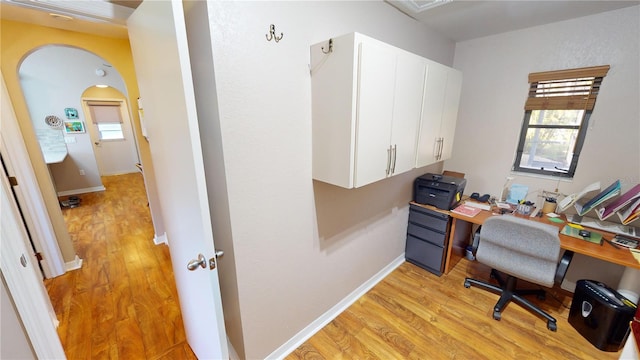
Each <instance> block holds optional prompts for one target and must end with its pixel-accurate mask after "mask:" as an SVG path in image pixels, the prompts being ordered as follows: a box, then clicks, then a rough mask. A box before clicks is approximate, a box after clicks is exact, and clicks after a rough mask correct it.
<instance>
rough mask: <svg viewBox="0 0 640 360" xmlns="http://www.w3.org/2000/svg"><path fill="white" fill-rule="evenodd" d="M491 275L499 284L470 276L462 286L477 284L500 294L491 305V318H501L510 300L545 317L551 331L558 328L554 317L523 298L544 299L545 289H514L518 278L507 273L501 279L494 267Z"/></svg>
mask: <svg viewBox="0 0 640 360" xmlns="http://www.w3.org/2000/svg"><path fill="white" fill-rule="evenodd" d="M491 277H492V278H494V279H496V280H497V281H498V284H500V286H495V285H493V284H490V283H487V282H484V281H480V280H476V279H471V278H465V279H464V287H466V288H469V287H471V285H474V286H477V287H479V288H482V289H485V290H488V291H492V292H496V293H498V294H500V299H498V302H497V303H496V305H495V306H494V307H493V318H494V319H496V320H500V319H501V318H502V310H504V308H505V307H506V306H507V304H508V303H509V302H510V301H512V300H513V301H515V302H517V303H518V304H520V305H521V306H522V307H524V308H527V309H529V310H530V311H533V312H535V313H536V314H538V315H540V316H542V317H544V318H545V319H547V328H548V329H549V330H551V331H556V330H558V325H557V324H556V319H555V318H554V317H553V316H551V315H549V314H548V313H546V312H545V311H543V310H542V309H540V308H539V307H537V306H535V305H534V304H532V303H531V302H529V300H527V299H525V298H523V297H522V296H524V295H537V296H538V298H539V299H541V300H544V298H545V291H544V290H542V289H538V290H536V289H532V290H523V289H516V282H517V281H518V278H516V277H513V276H511V275H507V278H506V279H503V278H502V276H501V275H500V274H499V273H498V271H496V270H495V269H491Z"/></svg>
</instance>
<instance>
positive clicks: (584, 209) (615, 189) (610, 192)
mask: <svg viewBox="0 0 640 360" xmlns="http://www.w3.org/2000/svg"><path fill="white" fill-rule="evenodd" d="M618 194H620V180H616V181H614V182H613V184H611V185H609V187H607V188H606V189H604V190H603V191H602V192H600V194H598V195H596V197H594V198H593V199H591V200H589V201H587V202H586V203H585V204H584V205H580V204H578V203H575V204H573V206H574V207H575V208H576V210H577V211H578V215H580V216H582V215H584V214H586V213H588V212H589V211H591V210H593V209H594V208H595V207H596V206H598V205H600V204H602V203H603V202H604V201H606V200H609V199H611V198H612V197H614V196H616V195H618Z"/></svg>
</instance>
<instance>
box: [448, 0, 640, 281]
mask: <svg viewBox="0 0 640 360" xmlns="http://www.w3.org/2000/svg"><path fill="white" fill-rule="evenodd" d="M639 44H640V11H639V7H638V6H634V7H628V8H625V9H622V10H616V11H611V12H606V13H602V14H599V15H593V16H588V17H583V18H578V19H574V20H568V21H562V22H558V23H554V24H550V25H546V26H539V27H534V28H530V29H525V30H521V31H514V32H509V33H504V34H500V35H495V36H489V37H485V38H480V39H476V40H470V41H464V42H460V43H458V44H456V54H455V62H454V67H455V68H456V69H458V70H461V71H462V73H463V74H464V82H463V86H462V96H461V102H460V112H459V115H458V125H457V128H456V143H455V144H454V149H453V158H452V159H451V160H448V161H446V164H445V166H447V167H451V168H456V169H459V170H460V171H464V172H466V173H467V179H468V183H467V188H468V189H469V191H468V192H471V191H477V192H479V193H481V194H482V193H491V194H499V191H500V190H501V188H502V186H503V184H504V182H505V178H506V176H509V175H511V173H510V169H511V166H512V165H513V160H514V156H515V150H516V146H517V142H518V136H519V131H520V128H521V125H522V118H523V116H524V110H523V109H524V102H525V99H526V97H527V91H528V86H529V85H528V82H527V76H528V74H529V73H531V72H538V71H547V70H560V69H567V68H577V67H585V66H596V65H607V64H608V65H611V69H610V70H609V73H608V75H607V76H606V77H605V79H604V81H603V84H602V88H601V91H600V94H599V95H598V99H597V103H596V106H595V109H594V111H593V115H592V117H591V122H590V125H589V129H588V130H587V138H586V141H585V144H584V147H583V151H582V154H581V155H580V159H579V163H578V169H577V171H576V174H575V177H574V178H573V180H570V181H560V182H559V183H558V181H557V179H550V178H541V177H532V176H526V175H522V174H515V176H516V178H515V180H514V183H519V184H524V185H528V186H529V199H530V200H532V201H534V202H536V203H537V204H541V203H542V202H541V198H540V197H538V196H540V190H549V191H553V190H554V189H555V188H556V187H557V186H558V187H559V190H560V192H562V193H564V194H571V193H575V192H579V191H580V190H582V189H583V188H584V187H586V186H587V185H589V184H591V183H593V182H595V181H600V182H601V184H602V186H603V188H604V187H607V186H608V185H609V184H611V183H612V182H613V181H614V180H616V179H620V180H621V182H622V184H623V191H626V190H628V189H629V188H631V187H633V186H634V185H636V184H637V183H638V182H640V145H639V144H640V142H638V138H639V135H640V110H639V107H638V103H639V101H638V99H640V91H639V87H640V74H639V72H638V71H639V69H640V66H639V64H640V56H639V53H640V50H639ZM489 87H490V89H491V90H490V91H488V90H489ZM588 216H590V217H597V216H596V214H595V212H591V213H590V214H588ZM611 219H613V218H611ZM639 225H640V224H638V223H637V222H636V223H635V226H639ZM622 270H623V269H622V267H620V266H617V265H613V264H610V263H607V262H604V261H599V260H595V259H592V258H587V257H584V256H579V255H576V257H575V258H574V260H573V262H572V265H571V268H570V270H569V273H568V274H567V279H566V280H565V287H566V288H569V289H573V287H574V286H575V284H574V283H575V281H577V280H578V279H581V278H592V279H596V280H600V281H604V282H605V283H607V284H609V285H610V286H613V287H616V286H617V284H618V280H619V277H620V274H621V273H622Z"/></svg>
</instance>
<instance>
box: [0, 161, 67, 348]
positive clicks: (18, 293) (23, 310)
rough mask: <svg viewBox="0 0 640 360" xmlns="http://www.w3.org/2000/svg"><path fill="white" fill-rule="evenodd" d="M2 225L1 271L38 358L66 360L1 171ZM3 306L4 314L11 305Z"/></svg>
mask: <svg viewBox="0 0 640 360" xmlns="http://www.w3.org/2000/svg"><path fill="white" fill-rule="evenodd" d="M0 223H1V224H2V226H0V270H1V273H2V277H3V278H4V279H5V281H6V283H7V288H8V289H9V292H10V293H11V297H12V298H13V302H14V304H15V308H16V310H17V312H18V314H19V315H20V320H21V322H22V324H23V325H24V330H25V331H26V333H27V335H28V337H29V340H30V341H31V344H32V346H33V350H34V352H35V355H36V356H37V358H38V359H64V358H65V355H64V350H63V349H62V344H61V343H60V338H59V337H58V334H57V333H56V328H55V323H56V322H57V320H56V317H55V312H54V310H53V307H52V306H51V301H50V300H49V296H48V295H47V290H46V289H45V287H44V284H43V283H42V278H41V276H40V273H39V271H37V270H36V267H37V266H38V265H37V262H36V259H35V257H34V256H33V255H32V254H33V253H32V252H31V251H29V250H28V249H27V246H26V245H25V244H26V242H27V241H28V240H27V233H26V229H25V226H24V223H23V222H22V218H21V216H20V212H19V210H18V205H17V203H16V201H15V198H14V197H13V194H12V193H11V187H10V185H9V179H8V178H7V176H6V175H5V173H4V171H0ZM1 306H2V308H3V311H5V310H7V309H6V308H5V307H11V306H12V305H11V304H10V303H9V304H7V303H6V302H2V304H1ZM9 311H11V309H9ZM14 330H15V331H21V329H14ZM3 336H4V335H3ZM3 341H4V338H3ZM3 345H5V344H3ZM13 345H15V344H13ZM10 346H11V345H9V347H10Z"/></svg>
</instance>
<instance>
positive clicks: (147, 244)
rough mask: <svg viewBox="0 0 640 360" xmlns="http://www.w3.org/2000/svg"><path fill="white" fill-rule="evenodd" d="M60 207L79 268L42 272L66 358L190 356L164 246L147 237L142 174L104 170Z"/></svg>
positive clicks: (149, 225) (148, 222) (148, 219)
mask: <svg viewBox="0 0 640 360" xmlns="http://www.w3.org/2000/svg"><path fill="white" fill-rule="evenodd" d="M102 180H103V183H104V186H105V187H106V189H107V190H106V191H104V192H96V193H90V194H83V195H80V196H79V197H80V198H81V199H82V202H81V205H80V206H79V207H77V208H72V209H64V210H63V215H64V218H65V221H66V223H67V227H68V229H69V233H70V235H71V238H72V241H73V244H74V246H75V249H76V252H77V254H78V255H79V256H80V258H81V259H83V264H82V268H81V269H79V270H75V271H71V272H68V273H66V274H65V275H63V276H59V277H57V278H54V279H48V280H45V285H46V288H47V290H48V292H49V296H50V298H51V302H52V304H53V306H54V309H55V311H56V314H57V316H58V320H59V321H60V326H59V327H58V335H59V336H60V339H61V341H62V345H63V347H64V350H65V353H66V355H67V358H69V359H195V358H196V357H195V356H194V355H193V352H192V351H191V349H190V348H189V346H188V345H187V343H186V341H185V333H184V327H183V325H182V317H181V314H180V307H179V304H178V295H177V292H176V288H175V283H174V278H173V272H172V270H171V259H170V258H169V249H168V247H167V246H166V245H154V244H153V241H152V240H153V236H154V230H153V225H152V223H151V216H150V214H149V208H148V207H147V198H146V193H145V189H144V183H143V179H142V175H141V174H139V173H133V174H126V175H118V176H107V177H103V179H102Z"/></svg>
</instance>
